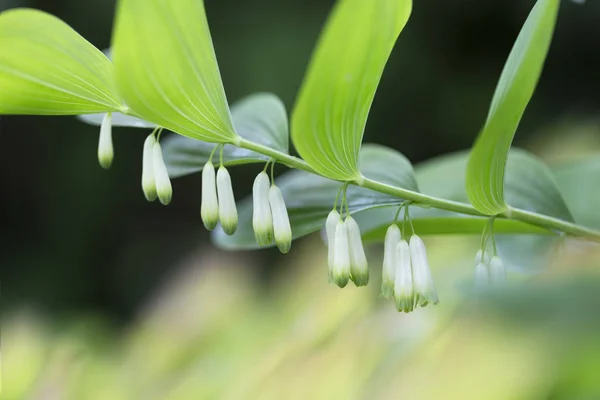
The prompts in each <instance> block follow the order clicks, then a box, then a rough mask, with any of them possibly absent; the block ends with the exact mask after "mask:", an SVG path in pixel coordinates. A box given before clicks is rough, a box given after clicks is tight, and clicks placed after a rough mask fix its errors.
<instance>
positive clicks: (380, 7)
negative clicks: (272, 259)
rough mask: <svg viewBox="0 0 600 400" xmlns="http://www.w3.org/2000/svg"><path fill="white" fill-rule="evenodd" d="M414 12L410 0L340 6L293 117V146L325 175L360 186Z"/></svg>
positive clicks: (349, 1)
mask: <svg viewBox="0 0 600 400" xmlns="http://www.w3.org/2000/svg"><path fill="white" fill-rule="evenodd" d="M411 7H412V2H411V0H370V1H365V0H339V1H338V3H337V5H336V7H335V10H334V11H333V13H332V15H331V17H330V18H329V21H328V23H327V26H326V27H325V31H324V33H323V36H322V37H321V39H320V42H319V44H318V46H317V49H316V52H315V54H314V56H313V58H312V61H311V63H310V66H309V69H308V72H307V75H306V77H305V80H304V83H303V85H302V88H301V90H300V95H299V97H298V100H297V104H296V108H295V110H294V112H293V115H292V141H293V142H294V145H295V146H296V149H297V150H298V153H300V155H301V156H302V158H304V159H305V160H306V162H308V163H309V164H310V165H311V167H313V168H314V169H315V171H317V172H319V173H320V174H321V175H323V176H326V177H328V178H331V179H337V180H342V181H343V180H355V179H358V180H360V178H361V176H360V172H359V170H358V166H357V161H358V154H359V150H360V146H361V143H362V137H363V132H364V129H365V124H366V121H367V116H368V113H369V109H370V107H371V103H372V102H373V97H374V95H375V90H376V89H377V85H378V84H379V80H380V78H381V75H382V73H383V68H384V66H385V64H386V62H387V59H388V57H389V55H390V52H391V51H392V48H393V46H394V43H395V42H396V39H397V38H398V35H399V34H400V31H401V30H402V28H403V27H404V25H405V24H406V21H407V20H408V17H409V15H410V11H411Z"/></svg>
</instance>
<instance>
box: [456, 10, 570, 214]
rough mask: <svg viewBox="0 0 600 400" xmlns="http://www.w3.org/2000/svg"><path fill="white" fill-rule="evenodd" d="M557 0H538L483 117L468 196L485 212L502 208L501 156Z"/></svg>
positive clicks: (544, 46) (537, 66)
mask: <svg viewBox="0 0 600 400" xmlns="http://www.w3.org/2000/svg"><path fill="white" fill-rule="evenodd" d="M558 6H559V0H538V1H537V3H536V4H535V6H534V7H533V9H532V11H531V13H530V14H529V17H528V18H527V21H526V22H525V24H524V25H523V28H522V29H521V32H520V33H519V36H518V38H517V40H516V42H515V44H514V46H513V48H512V50H511V52H510V55H509V57H508V60H507V61H506V64H505V66H504V69H503V71H502V74H501V76H500V80H499V82H498V86H497V87H496V91H495V93H494V97H493V99H492V104H491V106H490V110H489V113H488V116H487V120H486V122H485V125H484V127H483V130H482V131H481V132H480V134H479V137H478V138H477V141H476V142H475V145H474V147H473V151H472V152H471V156H470V159H469V165H468V169H467V179H466V185H467V192H468V194H469V200H470V201H471V203H472V204H473V206H474V207H475V208H476V209H477V210H479V211H480V212H482V213H484V214H488V215H494V214H499V213H502V212H504V211H506V210H507V205H506V199H505V193H504V192H505V182H504V175H505V168H506V157H507V155H508V151H509V149H510V145H511V143H512V140H513V137H514V135H515V131H516V130H517V127H518V125H519V122H520V120H521V116H522V115H523V112H524V111H525V108H526V107H527V104H528V103H529V100H530V99H531V96H532V95H533V92H534V90H535V87H536V85H537V82H538V79H539V77H540V74H541V72H542V67H543V65H544V61H545V59H546V54H547V52H548V48H549V47H550V42H551V40H552V33H553V32H554V25H555V21H556V16H557V13H558Z"/></svg>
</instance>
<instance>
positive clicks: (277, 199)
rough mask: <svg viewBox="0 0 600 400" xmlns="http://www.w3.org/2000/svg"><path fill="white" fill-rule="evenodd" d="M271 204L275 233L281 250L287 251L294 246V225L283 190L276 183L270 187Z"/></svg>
mask: <svg viewBox="0 0 600 400" xmlns="http://www.w3.org/2000/svg"><path fill="white" fill-rule="evenodd" d="M269 205H270V206H271V213H272V215H273V235H274V236H275V243H277V247H278V248H279V251H281V252H282V253H287V252H288V251H290V248H291V247H292V227H291V226H290V218H289V217H288V212H287V208H286V206H285V201H284V200H283V195H282V194H281V190H279V188H278V187H277V186H275V185H271V187H270V188H269Z"/></svg>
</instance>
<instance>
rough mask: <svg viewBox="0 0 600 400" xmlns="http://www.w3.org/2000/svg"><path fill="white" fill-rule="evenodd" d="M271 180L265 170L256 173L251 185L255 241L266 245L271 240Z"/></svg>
mask: <svg viewBox="0 0 600 400" xmlns="http://www.w3.org/2000/svg"><path fill="white" fill-rule="evenodd" d="M270 187H271V181H270V180H269V175H268V174H267V173H266V172H264V171H263V172H261V173H260V174H258V176H257V177H256V179H254V185H253V187H252V207H253V209H252V227H253V228H254V237H255V238H256V243H258V244H259V245H260V246H267V245H269V244H271V243H272V242H273V216H272V215H271V206H270V204H269V189H270Z"/></svg>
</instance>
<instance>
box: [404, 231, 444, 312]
mask: <svg viewBox="0 0 600 400" xmlns="http://www.w3.org/2000/svg"><path fill="white" fill-rule="evenodd" d="M409 247H410V258H411V262H412V268H413V269H412V271H413V282H414V290H415V301H416V305H418V306H421V307H425V306H426V305H427V304H429V303H431V304H437V303H438V302H439V299H438V295H437V292H436V290H435V286H434V284H433V277H432V276H431V270H430V269H429V262H428V261H427V251H426V248H425V243H423V240H422V239H421V238H420V237H419V236H417V235H412V236H411V238H410V242H409Z"/></svg>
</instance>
